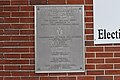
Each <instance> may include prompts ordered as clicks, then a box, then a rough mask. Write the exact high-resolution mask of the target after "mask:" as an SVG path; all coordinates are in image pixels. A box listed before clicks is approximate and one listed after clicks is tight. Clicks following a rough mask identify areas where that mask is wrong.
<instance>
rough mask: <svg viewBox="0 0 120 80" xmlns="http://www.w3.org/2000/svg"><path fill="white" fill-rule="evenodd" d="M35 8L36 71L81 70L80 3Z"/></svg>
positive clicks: (81, 23) (82, 44)
mask: <svg viewBox="0 0 120 80" xmlns="http://www.w3.org/2000/svg"><path fill="white" fill-rule="evenodd" d="M35 9H36V19H35V20H36V38H35V39H36V60H35V65H36V67H35V69H36V72H37V73H40V72H66V71H84V29H83V26H84V23H83V21H84V14H83V12H84V10H83V6H67V5H66V6H59V5H57V6H36V8H35Z"/></svg>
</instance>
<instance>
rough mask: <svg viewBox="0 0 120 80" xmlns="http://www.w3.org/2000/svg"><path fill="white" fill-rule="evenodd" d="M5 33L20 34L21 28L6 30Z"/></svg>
mask: <svg viewBox="0 0 120 80" xmlns="http://www.w3.org/2000/svg"><path fill="white" fill-rule="evenodd" d="M4 34H5V35H18V34H19V30H4Z"/></svg>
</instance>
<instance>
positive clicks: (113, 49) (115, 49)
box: [105, 47, 120, 51]
mask: <svg viewBox="0 0 120 80" xmlns="http://www.w3.org/2000/svg"><path fill="white" fill-rule="evenodd" d="M105 51H120V47H105Z"/></svg>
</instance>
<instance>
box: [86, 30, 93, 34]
mask: <svg viewBox="0 0 120 80" xmlns="http://www.w3.org/2000/svg"><path fill="white" fill-rule="evenodd" d="M85 34H93V29H85Z"/></svg>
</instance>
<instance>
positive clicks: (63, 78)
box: [59, 77, 76, 80]
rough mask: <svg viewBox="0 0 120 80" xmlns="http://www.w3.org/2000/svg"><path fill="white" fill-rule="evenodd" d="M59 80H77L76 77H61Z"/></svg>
mask: <svg viewBox="0 0 120 80" xmlns="http://www.w3.org/2000/svg"><path fill="white" fill-rule="evenodd" d="M59 80H76V77H59Z"/></svg>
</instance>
